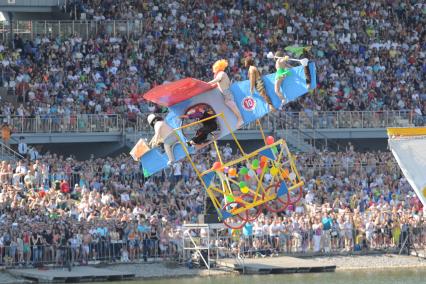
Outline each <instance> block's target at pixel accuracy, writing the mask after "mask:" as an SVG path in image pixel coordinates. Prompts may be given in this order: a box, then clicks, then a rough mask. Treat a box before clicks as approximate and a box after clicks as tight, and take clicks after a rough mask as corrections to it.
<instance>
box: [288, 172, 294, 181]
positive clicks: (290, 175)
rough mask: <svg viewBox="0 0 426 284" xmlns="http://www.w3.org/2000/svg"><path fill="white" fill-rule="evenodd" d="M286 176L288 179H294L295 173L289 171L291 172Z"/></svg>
mask: <svg viewBox="0 0 426 284" xmlns="http://www.w3.org/2000/svg"><path fill="white" fill-rule="evenodd" d="M288 178H289V179H290V180H295V179H296V174H295V173H293V172H291V173H290V174H289V175H288Z"/></svg>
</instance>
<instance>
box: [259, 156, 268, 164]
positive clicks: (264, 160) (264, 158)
mask: <svg viewBox="0 0 426 284" xmlns="http://www.w3.org/2000/svg"><path fill="white" fill-rule="evenodd" d="M267 162H268V157H266V156H261V157H260V163H267Z"/></svg>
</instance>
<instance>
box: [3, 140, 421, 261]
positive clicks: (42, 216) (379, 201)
mask: <svg viewBox="0 0 426 284" xmlns="http://www.w3.org/2000/svg"><path fill="white" fill-rule="evenodd" d="M221 151H223V154H224V157H226V159H230V158H233V157H236V155H238V153H235V151H234V152H233V150H232V148H231V147H229V145H226V146H224V147H223V146H222V147H221ZM214 153H215V151H214V150H213V149H210V150H209V149H206V150H204V151H203V152H202V153H199V154H197V155H195V156H194V159H195V163H196V165H198V167H199V169H200V170H205V169H206V168H207V167H208V165H211V164H212V163H213V161H214V159H215V154H214ZM297 164H298V168H299V169H300V170H301V174H302V176H303V179H304V180H305V182H306V185H305V187H304V194H303V199H302V200H301V201H300V203H298V204H296V205H295V206H290V207H289V208H288V209H287V210H286V211H285V212H283V213H278V214H276V213H274V214H271V213H266V212H264V214H262V215H261V217H260V218H259V219H258V220H257V221H255V222H253V223H248V224H247V225H246V226H245V227H244V228H243V230H229V231H226V232H225V234H224V235H223V238H222V239H221V240H220V241H218V243H216V244H215V245H216V246H218V247H224V246H226V247H227V248H228V250H227V252H222V253H221V254H223V253H225V255H226V254H227V253H231V252H232V251H233V250H234V251H239V252H241V253H242V252H244V253H247V254H251V253H253V254H252V255H257V254H260V255H268V254H272V253H283V252H284V253H294V252H312V251H313V252H319V251H324V252H327V251H330V249H333V250H336V249H337V250H343V249H345V250H348V251H354V250H360V249H366V247H368V249H371V248H383V247H388V248H389V247H392V246H394V247H398V246H400V245H401V244H402V242H401V241H400V239H401V240H402V239H404V240H405V238H406V236H408V230H409V228H410V230H412V231H411V232H412V233H414V236H415V237H414V238H413V242H415V243H416V244H417V245H425V241H426V240H425V235H426V234H424V231H423V233H421V232H422V231H421V230H422V229H423V230H424V224H425V223H424V215H423V211H422V206H421V203H420V201H419V199H418V198H417V197H416V196H415V194H414V193H413V191H412V189H411V187H410V185H409V184H408V182H407V181H406V179H405V178H403V177H401V173H400V171H399V169H398V166H397V165H396V163H395V162H394V161H393V158H392V154H391V153H390V152H369V153H358V152H355V151H353V148H352V147H348V149H347V151H346V152H341V153H335V152H327V151H324V152H321V153H318V154H316V155H311V154H298V155H297ZM267 178H268V177H265V179H267ZM0 181H1V185H2V186H1V190H0V213H1V214H0V223H1V226H0V227H1V228H0V261H1V263H3V264H6V265H12V263H13V264H15V265H16V264H21V265H28V264H34V265H37V264H40V263H41V262H42V261H45V262H49V263H55V264H57V265H61V264H64V261H65V259H66V257H67V255H69V256H72V259H73V262H75V263H77V262H80V263H82V264H86V263H88V261H89V260H93V259H95V260H100V259H108V260H109V261H116V260H121V261H133V260H136V259H143V258H144V259H145V260H146V259H147V258H149V257H152V256H154V255H160V256H166V255H168V256H170V255H175V254H177V253H178V252H179V251H180V248H181V245H182V237H183V233H184V231H185V229H184V228H183V227H182V225H183V224H185V223H196V222H197V221H198V218H199V215H200V214H201V213H202V212H203V210H204V205H205V192H204V190H203V189H202V187H201V186H200V184H199V182H198V180H197V179H196V176H195V172H194V171H193V170H192V168H191V166H190V164H189V163H188V162H185V161H184V162H177V163H175V164H174V165H173V168H171V169H170V170H167V171H164V172H163V173H161V174H159V175H156V176H152V177H149V178H145V177H144V176H143V174H142V171H141V169H140V166H139V164H138V163H135V162H133V161H132V160H131V159H129V157H128V156H127V155H124V154H123V155H120V156H118V157H116V158H98V159H95V158H91V159H89V160H85V161H78V160H76V159H74V158H73V157H68V158H65V157H63V156H58V155H56V154H52V153H45V154H44V155H42V156H41V155H40V156H38V157H37V159H35V158H34V157H27V159H24V160H20V161H18V162H16V163H15V162H8V161H3V162H2V163H1V165H0ZM413 228H414V229H413ZM419 232H420V233H419ZM241 236H244V238H241ZM400 236H402V237H400ZM362 240H365V242H362Z"/></svg>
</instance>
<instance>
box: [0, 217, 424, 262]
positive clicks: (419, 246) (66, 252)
mask: <svg viewBox="0 0 426 284" xmlns="http://www.w3.org/2000/svg"><path fill="white" fill-rule="evenodd" d="M74 240H75V239H74ZM207 240H208V238H207V237H206V236H199V235H198V236H197V235H194V236H192V241H194V242H196V244H197V245H203V246H205V245H207V244H208V243H206V242H207ZM183 241H185V238H183V237H182V234H181V235H180V236H179V237H176V238H175V239H173V240H170V239H168V240H162V239H160V240H159V239H158V238H155V239H149V238H146V239H141V240H138V239H131V240H129V239H127V240H111V239H109V238H107V239H105V238H102V239H98V240H97V241H91V242H88V243H85V244H81V243H78V242H75V241H73V242H67V244H66V245H59V244H58V245H30V244H28V243H22V242H21V244H20V245H19V242H16V241H12V243H10V242H9V243H10V244H9V245H0V265H3V266H6V267H29V266H35V267H37V266H45V265H49V266H57V267H61V266H65V267H66V266H69V267H71V266H76V265H91V264H100V263H108V264H112V263H128V262H158V261H175V262H181V263H184V262H186V263H187V262H188V261H191V260H192V259H194V257H196V254H195V253H194V252H191V251H187V250H183V249H182V248H183V245H184V244H183ZM208 247H209V257H210V258H211V259H219V258H230V257H233V256H234V255H236V254H240V255H244V256H245V257H265V256H274V255H302V256H303V255H305V256H309V255H313V254H315V255H321V254H331V253H342V252H350V253H351V252H364V253H369V252H370V253H371V252H383V253H386V252H389V253H391V252H392V253H405V254H406V253H410V252H411V251H420V250H424V249H426V227H425V226H422V227H421V226H420V227H415V226H408V225H405V224H403V225H398V226H394V227H393V228H387V227H380V226H378V227H376V229H375V230H373V231H371V232H366V231H365V230H364V229H345V230H342V231H340V230H334V229H333V227H332V228H331V229H330V230H322V229H316V230H314V229H312V227H310V229H303V228H302V229H297V230H288V231H287V230H285V231H283V232H281V233H278V234H276V235H272V234H267V235H264V234H250V235H242V234H241V231H238V232H236V231H234V232H232V233H231V232H230V231H229V230H224V231H223V233H222V234H221V235H219V236H211V237H210V243H209V244H208Z"/></svg>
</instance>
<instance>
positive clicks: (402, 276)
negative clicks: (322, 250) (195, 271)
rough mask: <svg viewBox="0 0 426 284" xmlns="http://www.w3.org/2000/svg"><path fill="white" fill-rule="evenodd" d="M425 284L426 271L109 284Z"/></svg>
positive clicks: (401, 270)
mask: <svg viewBox="0 0 426 284" xmlns="http://www.w3.org/2000/svg"><path fill="white" fill-rule="evenodd" d="M187 283H190V284H222V283H224V284H254V283H262V284H282V283H290V284H336V283H342V284H343V283H344V284H370V283H371V284H397V283H398V284H399V283H401V284H425V283H426V269H424V268H418V269H387V270H375V271H373V270H371V271H365V270H354V271H339V272H330V273H308V274H280V275H244V276H241V275H232V276H214V277H197V278H177V279H176V278H174V279H164V280H138V281H126V282H108V284H187Z"/></svg>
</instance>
